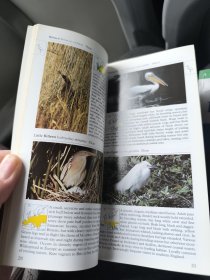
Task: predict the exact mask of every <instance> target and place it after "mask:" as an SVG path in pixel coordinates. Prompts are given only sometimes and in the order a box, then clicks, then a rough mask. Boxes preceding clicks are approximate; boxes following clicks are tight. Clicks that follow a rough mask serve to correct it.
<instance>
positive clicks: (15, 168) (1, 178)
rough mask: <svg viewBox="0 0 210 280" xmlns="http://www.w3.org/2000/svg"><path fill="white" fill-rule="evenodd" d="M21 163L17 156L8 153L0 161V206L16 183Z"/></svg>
mask: <svg viewBox="0 0 210 280" xmlns="http://www.w3.org/2000/svg"><path fill="white" fill-rule="evenodd" d="M21 167H22V163H21V160H20V159H19V157H18V156H16V155H13V154H10V153H8V154H7V155H5V156H4V157H3V159H2V161H1V162H0V206H1V204H2V203H4V202H5V201H6V200H7V199H8V197H9V196H10V194H11V192H12V190H13V189H14V187H15V185H16V184H17V182H18V180H19V177H20V173H21Z"/></svg>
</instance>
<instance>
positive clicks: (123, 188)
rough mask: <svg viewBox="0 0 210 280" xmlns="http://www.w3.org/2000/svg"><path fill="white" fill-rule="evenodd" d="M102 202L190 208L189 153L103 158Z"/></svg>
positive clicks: (191, 199)
mask: <svg viewBox="0 0 210 280" xmlns="http://www.w3.org/2000/svg"><path fill="white" fill-rule="evenodd" d="M103 181H104V184H103V203H105V204H118V205H136V206H153V207H174V208H193V188H192V170H191V159H190V155H188V154H182V155H147V156H144V155H141V156H128V157H106V158H105V159H104V177H103Z"/></svg>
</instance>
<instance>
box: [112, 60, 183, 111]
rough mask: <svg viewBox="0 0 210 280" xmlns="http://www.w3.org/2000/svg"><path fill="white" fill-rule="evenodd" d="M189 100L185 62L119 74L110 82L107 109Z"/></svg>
mask: <svg viewBox="0 0 210 280" xmlns="http://www.w3.org/2000/svg"><path fill="white" fill-rule="evenodd" d="M182 103H186V92H185V80H184V69H183V63H176V64H171V65H167V66H161V67H156V68H150V69H146V70H142V71H135V72H131V73H126V74H123V75H120V74H116V75H114V76H112V77H110V79H109V82H108V106H107V111H108V112H117V111H123V110H130V109H139V108H149V107H157V106H165V105H175V104H182Z"/></svg>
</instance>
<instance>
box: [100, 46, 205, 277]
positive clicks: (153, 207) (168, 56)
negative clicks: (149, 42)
mask: <svg viewBox="0 0 210 280" xmlns="http://www.w3.org/2000/svg"><path fill="white" fill-rule="evenodd" d="M107 104H108V105H107V116H106V135H105V161H104V189H103V203H104V204H103V206H102V214H101V233H100V259H102V260H108V261H114V262H120V263H127V264H133V265H140V266H146V267H153V268H158V269H165V270H172V271H179V272H187V273H195V274H204V275H210V266H209V263H210V226H209V209H208V193H207V182H206V167H205V157H204V146H203V134H202V123H201V112H200V102H199V93H198V85H197V70H196V63H195V54H194V47H193V46H187V47H181V48H178V49H174V50H168V51H164V52H159V53H155V54H151V55H147V56H143V57H137V58H132V59H128V60H124V61H120V62H116V63H112V64H110V65H109V84H108V102H107Z"/></svg>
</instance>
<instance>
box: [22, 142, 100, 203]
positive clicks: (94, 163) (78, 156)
mask: <svg viewBox="0 0 210 280" xmlns="http://www.w3.org/2000/svg"><path fill="white" fill-rule="evenodd" d="M102 168H103V155H102V153H101V152H99V151H97V150H94V149H90V148H85V147H81V146H76V145H67V144H60V143H48V142H34V143H33V147H32V154H31V161H30V170H29V178H28V188H27V194H26V198H28V199H35V200H49V201H60V202H64V201H65V202H80V203H81V202H85V203H100V202H101V189H102Z"/></svg>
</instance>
